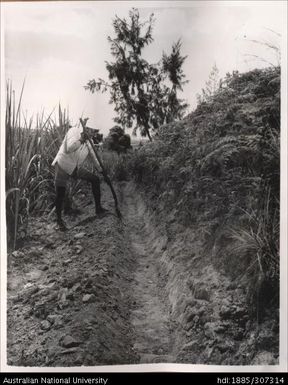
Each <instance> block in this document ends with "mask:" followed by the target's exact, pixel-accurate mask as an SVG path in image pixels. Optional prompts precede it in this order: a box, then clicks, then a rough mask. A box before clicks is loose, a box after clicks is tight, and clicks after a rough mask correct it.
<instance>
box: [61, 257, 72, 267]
mask: <svg viewBox="0 0 288 385" xmlns="http://www.w3.org/2000/svg"><path fill="white" fill-rule="evenodd" d="M71 262H72V259H66V260H65V261H63V266H67V265H69V263H71Z"/></svg>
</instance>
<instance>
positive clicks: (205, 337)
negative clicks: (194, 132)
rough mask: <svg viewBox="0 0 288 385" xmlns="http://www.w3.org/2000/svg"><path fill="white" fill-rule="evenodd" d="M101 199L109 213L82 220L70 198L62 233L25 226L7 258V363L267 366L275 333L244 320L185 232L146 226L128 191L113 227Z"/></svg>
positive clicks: (238, 298) (237, 292) (237, 296)
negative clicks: (72, 213)
mask: <svg viewBox="0 0 288 385" xmlns="http://www.w3.org/2000/svg"><path fill="white" fill-rule="evenodd" d="M103 190H104V194H103V200H104V205H105V206H106V207H107V208H109V210H110V214H108V215H106V216H105V217H102V218H95V217H93V204H92V201H91V200H90V201H89V202H87V197H85V199H84V197H80V198H79V207H80V208H81V210H82V214H81V215H78V216H77V217H74V218H73V217H67V222H68V225H69V228H70V230H69V231H68V232H67V233H58V232H56V231H55V229H54V224H53V223H52V221H51V219H47V218H43V219H41V220H39V219H37V220H36V219H35V221H33V222H32V223H31V226H30V233H29V239H27V240H26V243H25V244H24V246H23V248H21V249H19V250H17V251H16V252H14V253H13V254H12V255H9V256H8V314H7V334H8V341H7V342H8V349H7V360H8V364H9V365H14V366H15V365H16V366H81V365H84V366H96V365H117V364H118V365H121V364H136V363H159V362H170V363H190V364H196V363H197V364H225V365H232V364H235V365H237V364H241V365H243V364H244V365H245V364H251V363H252V364H261V365H263V364H276V363H277V359H278V338H277V335H278V334H277V333H278V327H277V325H276V324H275V323H273V322H272V321H269V320H267V321H266V322H264V323H263V324H262V325H261V326H257V324H256V322H255V321H254V320H251V319H250V318H249V316H248V311H247V305H246V304H245V296H244V292H243V290H242V289H241V288H239V287H236V286H235V285H234V284H233V282H230V281H229V279H228V278H227V277H225V276H224V275H223V274H221V272H219V271H216V270H215V269H214V268H213V264H212V258H211V256H210V255H209V253H208V254H207V255H206V256H205V257H204V258H203V244H202V243H201V240H199V238H198V237H197V231H196V230H195V229H191V228H184V227H182V226H179V225H177V223H176V221H175V218H173V215H172V214H171V215H166V217H162V218H161V220H160V218H159V217H158V218H157V217H156V216H155V214H154V213H153V212H151V211H150V210H149V208H148V207H147V206H149V202H148V203H147V202H146V203H145V201H144V199H143V197H142V196H141V194H139V191H137V190H136V188H135V187H134V185H133V184H132V183H130V182H129V183H128V182H125V183H124V182H123V183H122V184H121V185H119V186H118V193H119V197H120V201H121V212H122V214H123V218H124V219H123V222H120V221H119V220H118V219H117V218H116V217H115V215H114V207H113V201H112V198H111V195H110V193H109V191H108V190H107V188H106V187H105V186H103ZM83 201H85V205H84V204H82V203H81V202H83ZM204 254H205V253H204Z"/></svg>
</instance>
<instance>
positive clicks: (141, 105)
mask: <svg viewBox="0 0 288 385" xmlns="http://www.w3.org/2000/svg"><path fill="white" fill-rule="evenodd" d="M154 22H155V19H154V14H151V15H150V17H149V19H148V20H146V21H143V22H142V21H140V16H139V12H138V10H137V9H135V8H133V9H132V10H131V11H130V12H129V20H128V21H127V20H126V19H125V18H124V19H120V18H119V17H118V16H116V17H115V19H114V20H113V28H114V32H115V37H114V38H111V37H110V36H109V37H108V41H109V43H110V46H111V54H112V56H113V58H114V59H115V60H114V61H113V62H106V69H107V71H108V74H109V81H105V80H103V79H98V81H96V80H95V79H93V80H90V81H89V82H88V83H87V85H86V86H85V89H88V90H90V91H91V92H92V93H93V92H95V91H102V92H105V91H108V90H109V91H110V103H111V104H114V110H115V112H116V114H117V116H116V118H115V119H114V121H115V122H116V123H117V124H119V125H121V126H122V127H123V128H124V130H125V128H134V132H136V131H137V129H139V131H140V133H141V135H142V136H148V138H149V139H150V140H152V138H151V130H157V128H158V127H159V126H161V125H163V124H165V123H168V122H171V121H172V120H174V119H180V118H182V117H183V115H184V112H185V110H186V108H187V104H186V103H185V102H184V101H183V100H180V99H178V96H177V92H178V91H179V90H182V86H183V84H185V81H184V78H185V75H184V73H183V70H182V65H183V63H184V61H185V59H186V57H184V56H181V53H180V49H181V42H180V41H178V42H177V43H175V44H173V46H172V53H171V54H170V55H166V54H165V53H163V56H162V60H160V61H159V62H158V63H156V64H150V63H149V62H148V61H147V60H145V59H144V58H143V57H142V51H143V49H144V48H145V47H146V46H148V45H149V44H150V43H152V41H153V37H152V30H153V25H154Z"/></svg>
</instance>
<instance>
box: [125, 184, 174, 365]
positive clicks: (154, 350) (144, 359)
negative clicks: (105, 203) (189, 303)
mask: <svg viewBox="0 0 288 385" xmlns="http://www.w3.org/2000/svg"><path fill="white" fill-rule="evenodd" d="M123 193H124V196H125V206H124V207H123V210H124V217H125V220H126V236H127V238H128V240H129V244H130V249H131V253H132V255H133V256H134V258H135V265H136V266H135V269H136V270H135V273H134V280H133V281H132V283H131V285H132V287H131V289H132V291H131V295H132V297H133V299H132V302H133V304H134V306H133V309H132V310H131V323H132V325H133V326H134V329H135V342H134V346H133V347H134V350H135V351H136V352H137V354H138V355H139V357H140V363H152V362H154V363H155V362H173V356H172V355H171V348H172V343H173V342H172V336H171V332H170V328H169V326H170V325H169V313H168V309H167V307H166V306H165V301H164V298H163V294H162V292H161V287H160V282H159V271H158V268H157V267H158V261H157V243H158V241H157V238H156V237H155V233H154V228H153V225H152V224H151V221H150V220H149V214H148V212H147V210H146V207H145V205H144V203H143V201H142V200H141V197H140V196H139V194H137V193H135V191H134V190H133V188H132V187H131V185H125V187H124V191H123Z"/></svg>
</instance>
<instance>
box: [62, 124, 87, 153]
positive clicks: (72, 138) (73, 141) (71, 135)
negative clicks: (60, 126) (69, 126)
mask: <svg viewBox="0 0 288 385" xmlns="http://www.w3.org/2000/svg"><path fill="white" fill-rule="evenodd" d="M84 136H85V134H84V133H83V132H80V131H79V130H73V131H70V132H68V133H67V135H66V137H65V139H64V140H65V152H66V154H70V153H71V152H75V151H77V150H78V149H79V148H80V147H81V146H82V144H84V143H85V140H86V138H85V137H84Z"/></svg>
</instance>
